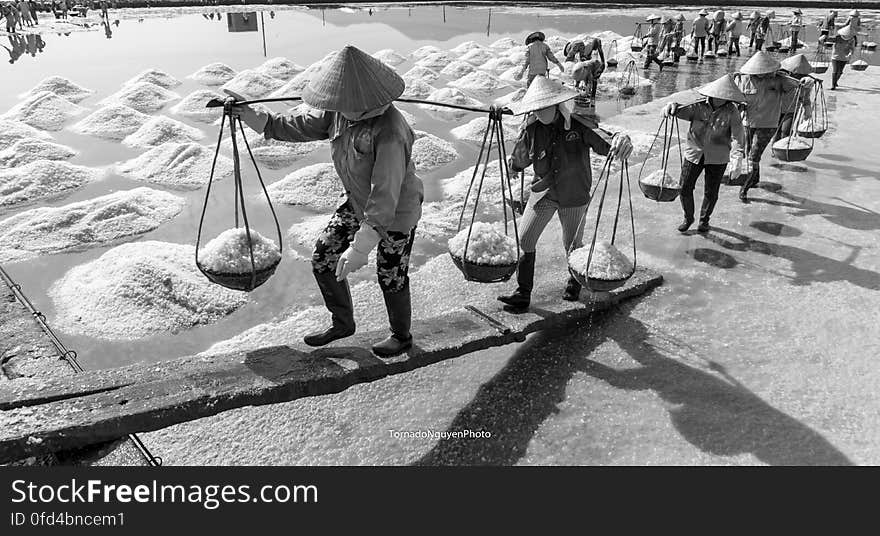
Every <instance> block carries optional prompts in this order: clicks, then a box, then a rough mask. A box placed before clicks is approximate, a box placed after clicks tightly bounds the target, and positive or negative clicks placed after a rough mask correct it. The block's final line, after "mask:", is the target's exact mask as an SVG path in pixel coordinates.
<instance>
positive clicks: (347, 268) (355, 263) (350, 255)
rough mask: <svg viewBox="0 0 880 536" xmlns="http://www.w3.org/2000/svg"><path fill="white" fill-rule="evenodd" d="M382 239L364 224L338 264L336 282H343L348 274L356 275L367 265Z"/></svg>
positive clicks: (340, 257)
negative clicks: (371, 253)
mask: <svg viewBox="0 0 880 536" xmlns="http://www.w3.org/2000/svg"><path fill="white" fill-rule="evenodd" d="M380 239H381V237H380V236H379V233H378V232H377V231H376V230H375V229H373V228H372V227H371V226H370V225H367V224H366V223H362V224H361V227H360V229H358V231H357V232H356V233H355V234H354V240H352V241H351V244H349V246H348V249H346V250H345V251H344V252H343V253H342V255H340V256H339V261H338V262H337V263H336V280H337V281H342V280H343V279H345V278H346V277H348V274H351V273H354V272H356V271H358V270H360V269H361V268H363V267H364V266H366V265H367V258H368V257H369V255H370V252H371V251H373V248H374V247H376V244H378V243H379V240H380Z"/></svg>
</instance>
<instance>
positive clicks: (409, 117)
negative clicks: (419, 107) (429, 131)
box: [395, 97, 421, 126]
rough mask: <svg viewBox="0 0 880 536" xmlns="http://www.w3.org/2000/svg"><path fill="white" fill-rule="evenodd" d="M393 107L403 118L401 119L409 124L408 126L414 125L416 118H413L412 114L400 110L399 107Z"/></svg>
mask: <svg viewBox="0 0 880 536" xmlns="http://www.w3.org/2000/svg"><path fill="white" fill-rule="evenodd" d="M420 98H421V97H420ZM395 107H396V108H397V111H398V112H400V115H402V116H403V119H404V120H406V122H407V123H409V125H410V126H412V125H415V124H416V116H414V115H413V114H411V113H409V112H407V111H406V110H404V109H403V108H401V107H400V106H399V105H397V106H395Z"/></svg>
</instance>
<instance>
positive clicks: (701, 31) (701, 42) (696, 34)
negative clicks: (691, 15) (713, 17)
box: [691, 9, 709, 58]
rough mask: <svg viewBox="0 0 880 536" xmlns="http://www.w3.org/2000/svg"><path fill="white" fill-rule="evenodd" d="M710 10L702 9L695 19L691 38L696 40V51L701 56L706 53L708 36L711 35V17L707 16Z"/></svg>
mask: <svg viewBox="0 0 880 536" xmlns="http://www.w3.org/2000/svg"><path fill="white" fill-rule="evenodd" d="M708 14H709V12H708V11H706V10H705V9H701V10H700V12H699V13H698V14H697V15H698V16H697V18H696V19H694V24H693V27H692V28H691V38H692V39H693V42H694V53H696V54H699V56H700V58H702V57H703V54H705V53H706V38H707V37H709V19H707V18H706V15H708Z"/></svg>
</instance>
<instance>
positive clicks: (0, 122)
mask: <svg viewBox="0 0 880 536" xmlns="http://www.w3.org/2000/svg"><path fill="white" fill-rule="evenodd" d="M27 138H38V139H42V140H49V139H52V135H51V134H49V133H48V132H45V131H43V130H37V129H35V128H34V127H32V126H30V125H28V124H25V123H22V122H21V121H14V120H12V119H2V118H0V147H8V146H9V145H11V144H13V143H15V142H16V141H18V140H23V139H27Z"/></svg>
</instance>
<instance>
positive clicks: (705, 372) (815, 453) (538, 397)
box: [414, 310, 852, 465]
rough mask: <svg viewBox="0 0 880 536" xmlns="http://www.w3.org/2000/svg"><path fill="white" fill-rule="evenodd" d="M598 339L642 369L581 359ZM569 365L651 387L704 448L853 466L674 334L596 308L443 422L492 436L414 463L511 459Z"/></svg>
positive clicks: (784, 461)
mask: <svg viewBox="0 0 880 536" xmlns="http://www.w3.org/2000/svg"><path fill="white" fill-rule="evenodd" d="M606 340H611V341H613V342H615V343H616V344H617V345H618V347H620V348H621V349H622V350H623V351H625V352H626V353H627V354H628V355H629V357H631V358H632V359H633V360H635V361H636V362H637V363H639V365H640V367H638V368H627V369H615V368H613V367H610V366H607V365H604V364H602V363H599V362H597V361H593V360H591V359H590V358H589V357H588V356H589V355H590V354H591V353H592V351H593V350H594V349H595V348H596V347H597V346H599V345H600V344H602V343H603V342H605V341H606ZM686 362H687V363H686ZM576 372H582V373H586V374H588V375H589V376H591V377H593V378H595V379H597V380H601V381H603V382H606V383H607V384H609V385H611V386H613V387H615V388H617V389H622V390H627V391H630V390H637V391H642V390H652V391H654V392H655V393H656V394H657V395H658V396H659V397H660V398H661V399H662V400H663V401H664V402H665V403H666V405H667V406H668V412H669V416H670V419H671V421H672V424H673V425H674V427H675V429H676V430H677V431H678V433H679V434H680V435H681V437H682V438H683V439H685V440H686V441H688V442H689V443H691V444H692V445H694V446H695V447H697V448H698V449H700V450H701V451H703V452H706V453H710V454H713V455H717V456H735V455H743V454H751V455H753V456H754V457H755V458H757V459H759V460H761V461H762V462H764V463H767V464H770V465H852V462H851V461H850V460H849V459H848V458H847V457H846V456H845V455H844V454H842V453H841V452H840V451H838V450H837V449H836V448H835V447H834V446H833V445H831V444H830V443H829V442H828V441H827V440H826V439H825V438H823V437H822V436H821V435H820V434H819V433H817V432H815V431H814V430H812V429H811V428H809V427H808V426H806V425H804V424H803V423H801V422H799V421H798V420H797V419H794V418H793V417H791V416H789V415H786V414H785V413H783V412H781V411H779V410H778V409H776V408H774V407H772V406H771V405H769V404H768V403H766V402H765V401H763V400H762V399H761V398H760V397H758V396H757V395H755V394H754V393H752V392H751V391H750V390H749V389H748V388H746V387H745V386H744V385H743V384H742V383H740V382H739V381H737V380H736V379H735V378H734V377H732V376H731V375H730V374H728V373H727V371H726V370H725V369H724V367H722V366H721V365H719V364H717V363H714V362H712V361H708V360H706V359H704V358H702V357H700V356H699V355H697V354H696V352H694V351H693V350H692V349H690V348H688V347H687V345H685V344H683V343H681V342H677V341H675V339H674V338H672V337H667V336H663V335H658V334H657V333H652V332H651V330H650V329H649V328H648V326H646V325H645V324H643V323H642V322H641V321H639V320H636V319H634V318H631V317H629V311H628V310H625V311H619V312H615V313H605V314H599V315H596V316H595V319H594V322H593V324H592V325H591V326H589V327H588V328H586V327H585V326H584V325H579V326H568V327H566V328H564V329H560V330H557V331H552V332H551V331H548V332H541V333H538V334H537V335H535V336H534V337H533V338H532V339H530V340H529V341H528V342H527V343H526V344H524V345H523V346H522V347H521V348H520V349H519V350H518V351H517V352H516V354H515V355H514V356H513V358H512V359H511V360H510V362H509V363H508V364H507V366H506V367H505V368H504V369H503V370H502V371H501V372H499V373H498V374H497V375H496V376H495V377H494V378H492V380H490V381H489V382H487V383H486V384H484V385H483V386H482V387H481V388H480V390H479V391H478V393H477V395H476V397H475V398H474V400H472V401H471V403H469V404H468V405H467V406H466V407H465V408H464V409H462V410H461V411H460V412H459V414H458V415H457V416H456V417H455V419H454V420H453V422H452V424H450V426H449V428H448V431H450V432H454V431H462V430H472V431H480V430H485V431H489V432H491V434H492V437H491V438H488V439H482V438H480V439H473V438H464V439H456V438H451V437H450V438H448V439H443V440H441V441H439V442H438V443H437V444H436V445H435V446H434V448H432V449H431V451H430V452H428V453H427V454H426V455H424V456H423V457H422V458H421V459H419V460H417V461H416V462H415V463H414V465H512V464H515V463H516V462H518V461H519V460H520V459H521V458H522V457H523V456H524V455H525V453H526V451H527V449H528V445H529V443H530V442H531V440H532V438H533V436H534V435H535V433H536V431H537V429H538V428H539V427H540V425H541V424H542V423H543V422H544V421H545V420H546V419H547V418H549V417H551V416H552V415H553V414H555V413H557V412H558V405H559V404H560V403H561V402H563V400H564V399H565V390H566V386H567V385H568V383H569V381H570V380H571V378H572V376H573V375H574V374H575V373H576ZM585 432H586V431H585ZM633 433H635V432H633ZM675 461H676V460H669V463H674V462H675ZM589 462H590V460H583V463H589Z"/></svg>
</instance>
